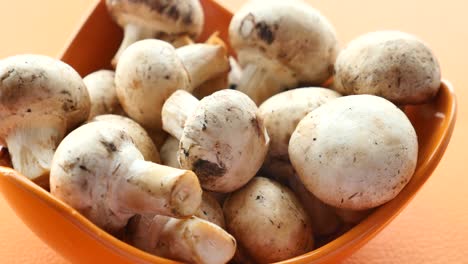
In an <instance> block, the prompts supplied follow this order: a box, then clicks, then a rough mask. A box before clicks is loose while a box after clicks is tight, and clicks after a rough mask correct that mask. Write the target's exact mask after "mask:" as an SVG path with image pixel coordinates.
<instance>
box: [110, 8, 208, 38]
mask: <svg viewBox="0 0 468 264" xmlns="http://www.w3.org/2000/svg"><path fill="white" fill-rule="evenodd" d="M106 4H107V8H108V10H109V12H110V13H111V14H112V16H113V17H114V19H115V20H116V21H117V23H119V24H120V25H121V26H125V25H127V24H130V23H132V24H137V25H139V26H140V27H143V28H145V29H148V30H152V31H154V32H155V36H157V35H158V33H159V34H161V35H179V34H188V35H189V36H191V37H193V38H196V37H198V35H200V33H201V32H202V29H203V21H204V16H203V9H202V7H201V5H200V2H199V1H198V0H173V1H166V0H139V1H133V0H106Z"/></svg>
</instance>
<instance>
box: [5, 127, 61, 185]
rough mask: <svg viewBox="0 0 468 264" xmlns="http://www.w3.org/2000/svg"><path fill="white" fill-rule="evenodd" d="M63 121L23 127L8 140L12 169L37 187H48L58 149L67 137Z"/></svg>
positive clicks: (16, 130) (10, 135)
mask: <svg viewBox="0 0 468 264" xmlns="http://www.w3.org/2000/svg"><path fill="white" fill-rule="evenodd" d="M61 122H62V121H61V120H60V119H59V118H57V120H47V122H45V121H44V120H41V121H40V122H35V123H29V124H27V126H20V127H17V128H16V129H15V131H14V132H13V133H10V134H9V135H8V136H7V137H6V139H5V140H6V143H7V146H8V150H9V152H10V155H11V162H12V164H13V168H15V170H17V171H19V172H20V173H21V174H23V175H24V176H26V177H28V178H29V179H31V180H33V181H34V182H36V183H37V184H39V185H41V186H43V187H47V186H48V177H49V172H50V167H51V162H52V158H53V156H54V152H55V148H56V146H57V145H58V144H59V142H60V140H61V139H62V138H63V137H64V135H65V128H64V127H63V124H60V123H61Z"/></svg>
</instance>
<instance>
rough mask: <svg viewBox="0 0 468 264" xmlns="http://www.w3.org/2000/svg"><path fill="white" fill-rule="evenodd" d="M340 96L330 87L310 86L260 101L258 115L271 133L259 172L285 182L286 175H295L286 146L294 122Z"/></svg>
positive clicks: (286, 180) (286, 179)
mask: <svg viewBox="0 0 468 264" xmlns="http://www.w3.org/2000/svg"><path fill="white" fill-rule="evenodd" d="M340 96H341V95H340V94H339V93H337V92H335V91H333V90H330V89H326V88H320V87H309V88H298V89H294V90H290V91H286V92H282V93H279V94H276V95H274V96H272V97H270V98H268V100H266V101H265V102H263V104H261V105H260V107H259V116H260V117H261V118H262V119H263V122H264V124H265V127H266V129H267V132H268V136H269V137H270V148H269V149H268V155H267V158H266V160H265V163H264V164H263V166H262V172H263V173H265V174H266V175H267V176H270V177H273V178H274V179H276V180H278V181H280V182H282V183H285V184H287V183H288V179H289V178H290V177H294V175H295V172H294V168H293V167H292V165H291V162H290V161H289V154H288V146H289V139H290V138H291V135H292V133H293V132H294V130H295V129H296V126H297V124H298V123H299V121H301V119H302V118H303V117H304V116H306V115H307V114H308V113H310V112H311V111H312V110H314V109H316V108H318V107H320V106H321V105H323V104H325V103H327V102H329V101H331V100H334V99H336V98H338V97H340Z"/></svg>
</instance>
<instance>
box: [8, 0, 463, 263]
mask: <svg viewBox="0 0 468 264" xmlns="http://www.w3.org/2000/svg"><path fill="white" fill-rule="evenodd" d="M201 2H202V5H203V8H204V11H205V16H206V23H205V30H204V32H203V34H202V37H201V40H204V39H205V38H206V37H208V35H209V34H210V33H212V32H214V31H218V32H219V33H220V36H221V38H223V39H224V40H227V35H228V32H227V29H228V25H229V22H230V20H231V17H232V14H231V13H230V12H228V11H227V10H225V9H224V8H223V7H221V6H220V5H218V4H217V3H215V2H213V1H212V0H201ZM121 39H122V31H121V29H120V28H119V27H118V26H117V25H116V24H114V22H112V20H111V18H110V17H109V15H108V14H107V10H106V7H105V4H104V1H98V2H96V5H95V7H94V9H93V10H92V12H91V13H90V14H89V15H88V17H87V19H86V21H85V22H84V24H83V25H82V27H81V28H80V29H79V31H78V32H77V33H76V34H75V36H74V38H73V40H72V41H71V42H70V44H69V45H68V47H67V49H66V50H65V51H64V52H63V55H62V60H63V61H65V62H67V63H69V64H70V65H72V66H73V67H74V68H75V69H76V70H77V71H78V72H79V73H80V74H81V75H82V76H84V75H86V74H88V73H90V72H92V71H95V70H98V69H101V68H110V61H111V58H112V56H113V55H114V52H115V51H116V50H117V48H118V45H119V43H120V41H121ZM230 51H231V52H232V50H230ZM405 112H406V114H407V115H408V117H409V118H410V120H411V122H412V124H413V126H414V127H415V129H416V132H417V134H418V140H419V146H420V148H419V157H418V158H419V159H418V165H417V169H416V172H415V174H414V176H413V178H412V179H411V181H410V182H409V183H408V184H407V186H406V187H405V188H404V189H403V190H402V192H401V193H400V194H399V195H398V196H397V197H396V198H395V199H393V200H392V201H390V202H388V203H386V204H385V205H383V206H381V207H379V208H377V209H376V210H374V212H373V213H372V214H371V215H369V216H368V217H367V218H366V219H365V220H363V221H362V222H361V223H359V224H358V225H356V226H355V227H353V228H352V229H351V230H349V231H348V232H346V233H345V234H343V235H341V236H340V237H338V238H336V239H335V240H333V241H331V242H329V243H328V244H326V245H324V246H322V247H320V248H318V249H316V250H314V251H311V252H309V253H307V254H304V255H302V256H298V257H296V258H293V259H289V260H286V261H283V262H281V263H329V262H336V261H338V260H341V259H343V258H345V257H346V256H348V255H350V254H351V253H353V252H354V251H356V250H357V249H358V248H359V247H361V246H362V245H364V244H365V243H366V242H367V241H369V240H370V239H371V238H373V237H374V236H375V235H376V234H377V233H378V232H380V231H381V230H382V229H383V228H384V227H385V226H386V225H387V224H388V223H389V222H390V221H392V219H393V218H395V216H397V215H398V213H399V212H400V211H401V210H402V209H403V208H404V207H405V206H406V205H407V204H408V203H409V202H410V201H411V199H412V198H413V197H414V195H415V194H416V193H417V191H418V190H419V189H420V188H421V187H422V185H423V184H424V183H425V182H426V181H427V179H428V178H429V177H430V176H431V174H432V172H433V171H434V169H435V168H436V166H437V164H438V163H439V161H440V159H441V158H442V155H443V154H444V152H445V149H446V148H447V145H448V143H449V141H450V137H451V135H452V131H453V128H454V125H455V118H456V98H455V94H454V91H453V88H452V87H451V85H450V84H449V83H448V82H446V81H443V83H442V86H441V89H440V91H439V93H438V95H437V97H436V98H434V100H433V101H431V102H430V103H428V104H424V105H418V106H410V107H407V108H406V109H405ZM0 159H1V155H0ZM1 164H4V163H0V165H1ZM0 190H1V192H2V194H3V195H4V197H5V199H6V200H7V201H8V203H9V204H10V206H11V207H12V208H13V209H14V210H15V211H16V213H17V214H18V216H19V217H20V218H21V219H22V220H23V221H24V222H25V223H26V225H27V226H29V228H31V230H32V231H33V232H34V233H35V234H36V235H38V236H39V237H40V238H41V239H42V240H44V241H45V242H46V243H47V244H48V245H49V246H51V247H52V248H54V249H55V250H56V251H57V252H59V253H60V254H61V255H63V256H64V257H65V258H67V259H69V260H70V261H72V262H76V263H115V264H117V263H177V262H174V261H171V260H167V259H163V258H160V257H157V256H153V255H150V254H148V253H145V252H143V251H141V250H139V249H136V248H134V247H132V246H130V245H128V244H126V243H124V242H122V241H120V240H118V239H116V238H114V237H113V236H111V235H109V234H107V233H106V232H104V231H103V230H101V229H99V227H97V226H95V225H94V224H93V223H91V222H90V221H88V220H87V219H86V218H85V217H83V216H82V215H81V214H79V213H78V212H77V211H76V210H74V209H73V208H71V207H70V206H68V205H67V204H65V203H63V202H61V201H59V200H57V199H56V198H54V197H53V196H52V195H50V193H48V192H47V191H45V190H44V189H42V188H40V187H39V186H38V185H36V184H34V183H32V182H31V181H29V180H27V179H26V177H24V176H22V175H20V173H18V172H16V171H14V170H12V169H11V168H7V167H0Z"/></svg>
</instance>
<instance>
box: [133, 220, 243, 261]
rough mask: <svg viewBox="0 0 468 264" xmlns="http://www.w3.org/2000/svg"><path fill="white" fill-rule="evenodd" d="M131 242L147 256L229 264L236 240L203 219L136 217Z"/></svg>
mask: <svg viewBox="0 0 468 264" xmlns="http://www.w3.org/2000/svg"><path fill="white" fill-rule="evenodd" d="M127 233H128V240H129V242H130V244H132V245H135V246H136V247H137V248H140V249H142V250H144V251H146V252H149V253H152V254H155V255H157V256H161V257H165V258H171V259H175V260H180V261H183V262H185V263H197V264H198V263H199V264H219V263H227V262H228V261H229V260H231V258H232V257H233V255H234V253H235V251H236V244H237V243H236V240H235V239H234V237H232V236H231V235H230V234H229V233H227V232H226V231H224V230H223V229H222V228H221V227H219V226H217V225H215V224H213V223H211V222H209V221H206V220H203V219H200V218H198V217H195V216H193V217H191V218H188V219H176V218H172V217H167V216H161V215H156V216H137V217H135V218H133V219H132V220H131V221H130V224H129V226H128V230H127Z"/></svg>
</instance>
